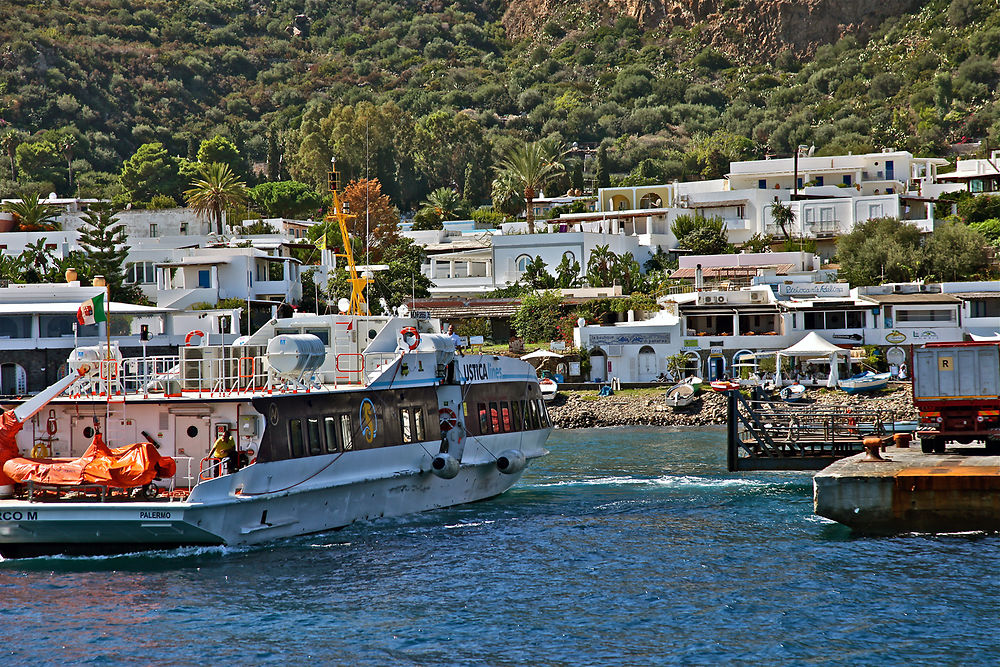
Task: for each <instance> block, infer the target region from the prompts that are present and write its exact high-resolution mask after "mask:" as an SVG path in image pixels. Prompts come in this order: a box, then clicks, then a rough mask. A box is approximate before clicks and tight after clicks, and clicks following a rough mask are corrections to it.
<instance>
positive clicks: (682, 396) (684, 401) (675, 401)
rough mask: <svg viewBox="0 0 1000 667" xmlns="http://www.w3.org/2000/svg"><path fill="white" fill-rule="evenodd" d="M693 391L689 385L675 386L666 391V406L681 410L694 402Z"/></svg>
mask: <svg viewBox="0 0 1000 667" xmlns="http://www.w3.org/2000/svg"><path fill="white" fill-rule="evenodd" d="M694 397H695V390H694V387H693V386H691V385H689V384H683V383H682V384H675V385H674V386H673V387H671V388H670V389H668V390H667V405H669V406H670V407H672V408H683V407H684V406H686V405H691V403H692V401H694Z"/></svg>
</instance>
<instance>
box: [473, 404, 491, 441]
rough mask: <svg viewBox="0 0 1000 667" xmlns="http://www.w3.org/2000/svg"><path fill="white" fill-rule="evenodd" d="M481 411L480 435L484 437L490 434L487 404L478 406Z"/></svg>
mask: <svg viewBox="0 0 1000 667" xmlns="http://www.w3.org/2000/svg"><path fill="white" fill-rule="evenodd" d="M476 409H477V410H479V434H480V435H483V434H485V433H489V432H490V422H489V419H487V417H486V404H485V403H480V404H478V405H477V406H476Z"/></svg>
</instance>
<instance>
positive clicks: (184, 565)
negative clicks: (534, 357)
mask: <svg viewBox="0 0 1000 667" xmlns="http://www.w3.org/2000/svg"><path fill="white" fill-rule="evenodd" d="M549 448H550V449H551V451H552V454H551V455H550V456H549V457H547V458H546V459H544V460H542V461H539V462H536V464H535V465H533V467H532V468H531V469H530V470H529V472H528V473H527V474H526V475H525V477H524V478H523V480H522V481H521V483H520V484H519V485H518V486H517V487H515V488H514V489H512V490H511V491H510V492H508V493H506V494H505V495H503V496H501V497H499V498H496V499H493V500H489V501H485V502H481V503H476V504H472V505H468V506H463V507H459V508H454V509H449V510H442V511H435V512H427V513H424V514H420V515H417V516H411V517H402V518H395V519H385V520H380V521H376V522H372V523H363V524H356V525H353V526H350V527H348V528H345V529H343V530H341V531H337V532H333V533H330V534H326V535H320V536H308V537H302V538H297V539H293V540H287V541H282V542H278V543H274V544H271V545H268V546H265V547H254V548H248V549H226V548H205V549H182V550H173V551H162V552H154V553H148V554H141V555H124V556H116V557H102V558H65V557H56V558H39V559H31V560H21V561H6V562H3V563H0V621H2V623H3V626H4V630H5V632H4V634H5V638H4V640H3V642H2V643H0V663H4V664H12V665H13V664H17V665H22V664H23V665H29V664H30V665H50V664H51V665H62V664H67V663H69V664H87V665H91V664H92V665H110V664H121V663H129V664H134V663H139V664H157V665H172V664H178V665H188V664H232V665H256V664H314V663H319V664H337V665H352V666H356V665H386V664H390V665H395V664H401V665H407V664H414V665H524V664H533V665H659V664H692V665H701V664H824V665H826V664H829V665H874V664H878V665H887V664H906V665H913V664H926V665H932V664H933V665H937V664H955V665H958V664H961V665H978V664H997V661H998V642H1000V639H998V637H1000V635H998V631H1000V574H998V572H1000V568H998V564H1000V536H996V535H981V534H972V535H954V536H926V535H910V536H905V537H895V538H861V537H853V536H852V535H851V534H850V533H849V531H847V530H846V529H844V528H842V527H840V526H838V525H836V524H832V523H830V522H828V521H825V520H823V519H820V518H819V517H816V516H814V515H813V514H812V486H811V479H810V476H809V475H808V474H807V473H751V474H730V473H727V472H725V459H724V434H723V433H722V432H721V431H718V430H690V429H663V428H628V429H624V428H621V429H593V430H579V431H557V432H555V433H553V435H552V437H551V438H550V440H549Z"/></svg>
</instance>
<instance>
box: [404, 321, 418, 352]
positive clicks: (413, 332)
mask: <svg viewBox="0 0 1000 667" xmlns="http://www.w3.org/2000/svg"><path fill="white" fill-rule="evenodd" d="M407 336H413V342H412V343H407V342H406V337H407ZM399 337H400V339H401V340H402V343H403V345H406V346H408V348H409V351H410V352H412V351H413V350H415V349H417V346H418V345H420V332H419V331H417V329H416V327H403V328H402V329H401V330H400V332H399Z"/></svg>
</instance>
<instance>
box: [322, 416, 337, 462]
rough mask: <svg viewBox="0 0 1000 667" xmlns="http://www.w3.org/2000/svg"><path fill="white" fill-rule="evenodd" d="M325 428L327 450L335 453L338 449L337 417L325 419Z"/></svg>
mask: <svg viewBox="0 0 1000 667" xmlns="http://www.w3.org/2000/svg"><path fill="white" fill-rule="evenodd" d="M323 430H324V431H326V451H328V452H329V453H331V454H333V453H334V452H336V451H337V419H336V418H335V417H327V418H326V419H324V420H323Z"/></svg>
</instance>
